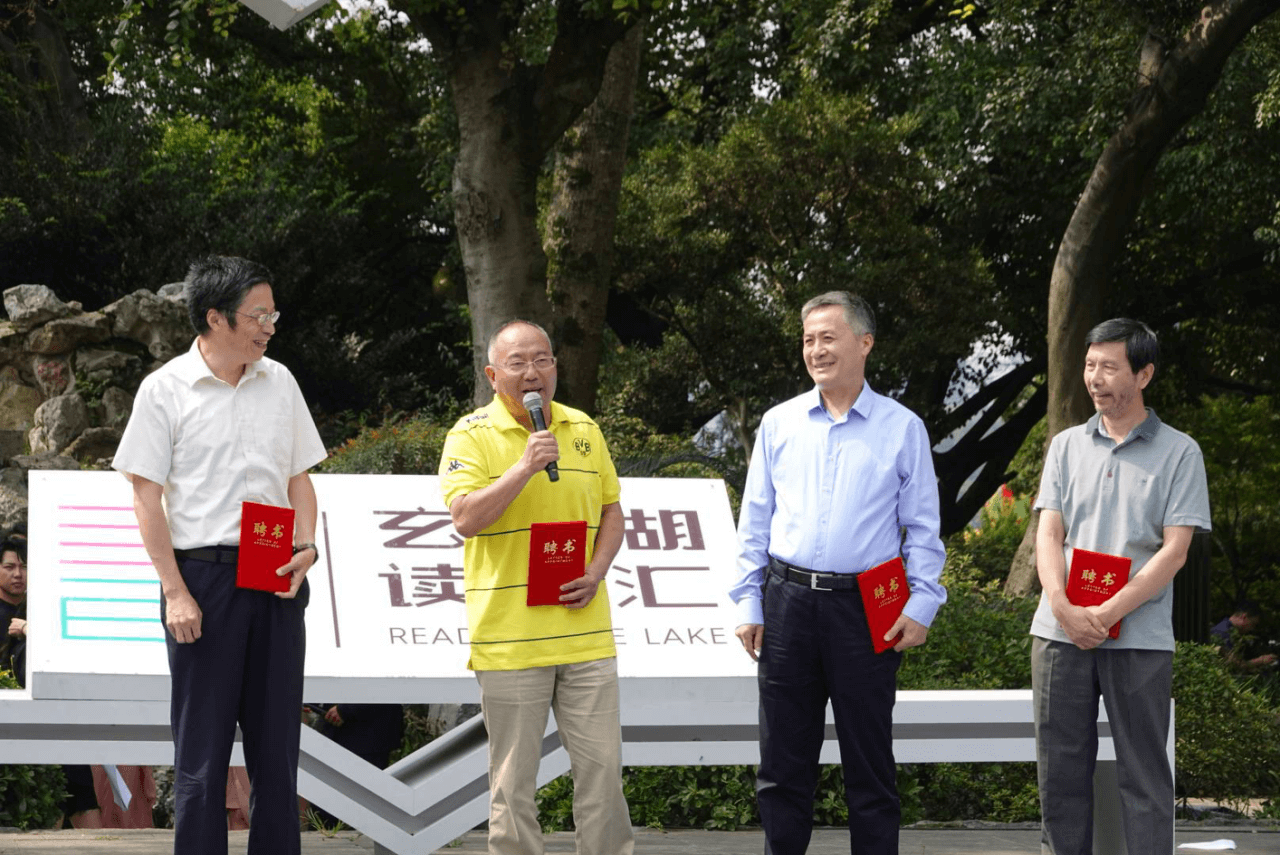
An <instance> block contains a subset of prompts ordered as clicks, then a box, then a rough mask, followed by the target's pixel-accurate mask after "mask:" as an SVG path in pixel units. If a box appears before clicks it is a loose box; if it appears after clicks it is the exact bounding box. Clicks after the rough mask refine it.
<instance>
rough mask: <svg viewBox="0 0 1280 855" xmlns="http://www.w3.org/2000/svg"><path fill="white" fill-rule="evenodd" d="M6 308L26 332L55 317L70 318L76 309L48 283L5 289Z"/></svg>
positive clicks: (17, 327)
mask: <svg viewBox="0 0 1280 855" xmlns="http://www.w3.org/2000/svg"><path fill="white" fill-rule="evenodd" d="M4 309H5V311H6V312H8V313H9V320H10V321H12V322H13V325H14V328H15V329H17V330H18V331H19V332H26V331H28V330H31V329H34V328H35V327H37V326H39V325H40V324H43V323H44V322H45V321H51V320H53V319H54V318H68V317H71V316H72V315H74V314H76V311H77V310H76V309H75V308H74V307H72V306H68V305H67V304H66V303H64V302H62V301H61V300H59V299H58V295H56V294H54V293H53V289H51V288H49V287H48V286H46V285H14V286H13V287H12V288H7V289H5V292H4Z"/></svg>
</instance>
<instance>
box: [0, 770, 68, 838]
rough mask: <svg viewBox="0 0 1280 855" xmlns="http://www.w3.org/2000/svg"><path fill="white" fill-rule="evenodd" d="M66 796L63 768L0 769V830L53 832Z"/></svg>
mask: <svg viewBox="0 0 1280 855" xmlns="http://www.w3.org/2000/svg"><path fill="white" fill-rule="evenodd" d="M65 793H66V778H65V776H64V775H63V774H62V767H61V766H0V827H6V826H7V827H10V828H21V829H23V830H27V829H31V828H52V827H53V824H54V823H55V822H57V821H58V817H60V816H61V815H62V810H61V808H60V806H59V805H60V803H61V801H62V799H63V796H64V794H65Z"/></svg>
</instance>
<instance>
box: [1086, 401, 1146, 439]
mask: <svg viewBox="0 0 1280 855" xmlns="http://www.w3.org/2000/svg"><path fill="white" fill-rule="evenodd" d="M1146 411H1147V417H1146V418H1145V419H1143V420H1142V421H1141V422H1139V423H1138V426H1137V427H1135V428H1134V429H1133V430H1131V431H1129V435H1128V436H1126V437H1125V438H1124V442H1118V443H1116V445H1117V446H1119V445H1123V444H1124V443H1126V442H1129V441H1130V440H1137V439H1145V440H1147V441H1148V442H1150V441H1151V440H1153V439H1155V436H1156V434H1157V433H1158V432H1159V431H1160V425H1161V424H1162V422H1161V421H1160V417H1159V416H1157V415H1156V411H1155V410H1153V409H1151V408H1150V407H1147V408H1146ZM1085 428H1086V430H1088V431H1089V433H1091V434H1095V435H1097V436H1100V437H1102V438H1103V439H1106V440H1111V435H1110V434H1108V433H1107V430H1106V428H1104V427H1103V426H1102V416H1101V414H1099V413H1094V414H1093V416H1092V417H1090V419H1089V421H1088V422H1086V423H1085Z"/></svg>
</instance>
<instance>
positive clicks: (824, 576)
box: [769, 555, 858, 591]
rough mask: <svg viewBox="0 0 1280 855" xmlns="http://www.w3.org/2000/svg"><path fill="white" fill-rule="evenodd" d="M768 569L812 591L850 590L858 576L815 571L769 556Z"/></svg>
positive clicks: (855, 584) (855, 585)
mask: <svg viewBox="0 0 1280 855" xmlns="http://www.w3.org/2000/svg"><path fill="white" fill-rule="evenodd" d="M769 570H770V571H771V572H772V573H773V575H775V576H778V577H779V578H782V579H785V580H787V581H788V582H796V583H797V584H800V585H804V586H805V587H806V588H809V589H811V590H814V591H851V590H853V589H854V588H856V587H858V577H857V576H855V575H854V574H852V573H815V572H814V571H812V570H806V569H804V568H803V567H796V566H795V565H794V564H788V563H787V562H785V561H779V560H778V559H776V558H774V557H773V556H772V555H770V556H769Z"/></svg>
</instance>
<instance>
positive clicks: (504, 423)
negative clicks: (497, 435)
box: [483, 395, 569, 430]
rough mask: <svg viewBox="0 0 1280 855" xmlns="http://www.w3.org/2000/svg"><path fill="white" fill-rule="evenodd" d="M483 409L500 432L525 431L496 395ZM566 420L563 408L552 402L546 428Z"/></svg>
mask: <svg viewBox="0 0 1280 855" xmlns="http://www.w3.org/2000/svg"><path fill="white" fill-rule="evenodd" d="M483 409H484V410H485V411H486V412H488V413H489V418H491V419H493V423H494V424H495V425H497V426H498V427H499V428H500V429H502V430H515V429H517V428H519V429H520V430H527V428H526V427H525V426H524V425H522V424H520V423H519V422H518V421H516V417H515V416H513V415H511V411H510V410H508V409H507V405H506V404H504V403H502V399H501V398H499V397H498V396H497V395H494V396H493V400H492V401H490V402H489V403H488V404H487V405H486V406H485V407H484V408H483ZM568 420H569V414H568V413H566V412H565V411H564V407H562V406H560V405H559V404H557V403H556V402H555V401H552V402H551V421H550V422H548V427H550V426H551V425H555V424H559V423H560V422H565V421H568Z"/></svg>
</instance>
